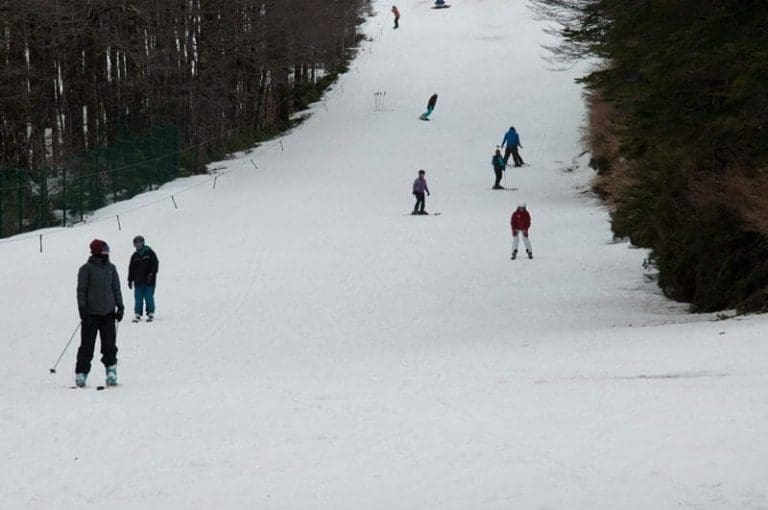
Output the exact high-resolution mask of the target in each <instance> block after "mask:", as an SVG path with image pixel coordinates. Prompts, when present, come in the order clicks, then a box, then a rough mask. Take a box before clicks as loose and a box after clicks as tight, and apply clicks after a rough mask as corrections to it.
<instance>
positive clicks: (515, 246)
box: [512, 230, 520, 252]
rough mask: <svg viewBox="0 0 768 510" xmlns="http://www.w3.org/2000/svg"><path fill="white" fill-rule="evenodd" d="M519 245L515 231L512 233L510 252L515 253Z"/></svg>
mask: <svg viewBox="0 0 768 510" xmlns="http://www.w3.org/2000/svg"><path fill="white" fill-rule="evenodd" d="M519 245H520V236H519V235H518V232H517V230H513V231H512V251H513V252H515V251H517V247H518V246H519Z"/></svg>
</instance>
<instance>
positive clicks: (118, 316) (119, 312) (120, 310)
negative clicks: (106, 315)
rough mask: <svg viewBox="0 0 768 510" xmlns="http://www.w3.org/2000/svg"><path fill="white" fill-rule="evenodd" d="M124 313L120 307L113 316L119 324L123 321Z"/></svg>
mask: <svg viewBox="0 0 768 510" xmlns="http://www.w3.org/2000/svg"><path fill="white" fill-rule="evenodd" d="M124 313H125V308H123V307H122V306H119V307H117V313H116V314H115V318H116V319H117V322H120V321H121V320H123V314H124Z"/></svg>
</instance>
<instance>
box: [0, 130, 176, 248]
mask: <svg viewBox="0 0 768 510" xmlns="http://www.w3.org/2000/svg"><path fill="white" fill-rule="evenodd" d="M180 157H181V148H180V130H179V129H178V127H176V126H161V127H155V128H152V129H151V130H150V131H149V132H148V133H146V134H145V135H143V136H122V137H118V138H117V139H116V140H115V142H114V143H112V144H111V145H109V146H105V147H97V148H94V149H91V150H87V151H84V152H83V153H81V154H79V155H78V156H77V157H75V158H72V159H70V160H68V161H67V162H66V163H65V164H62V165H60V166H57V167H44V168H41V169H36V170H30V169H26V168H18V167H11V166H0V237H7V236H11V235H16V234H21V233H23V232H27V231H30V230H35V229H38V228H44V227H51V226H68V225H72V224H74V223H77V222H79V221H82V220H83V218H84V216H85V214H86V213H88V212H89V211H93V210H96V209H99V208H100V207H104V206H106V205H109V204H112V203H114V202H119V201H121V200H126V199H129V198H131V197H133V196H134V195H137V194H139V193H142V192H144V191H148V190H152V189H155V188H156V187H158V186H159V185H161V184H163V183H166V182H168V181H170V180H173V179H175V178H176V177H178V176H179V173H180V164H179V161H180Z"/></svg>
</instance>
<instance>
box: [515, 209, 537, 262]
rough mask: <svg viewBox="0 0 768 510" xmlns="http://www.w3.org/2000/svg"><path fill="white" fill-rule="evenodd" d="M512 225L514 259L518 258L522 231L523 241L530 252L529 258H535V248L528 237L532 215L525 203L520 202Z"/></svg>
mask: <svg viewBox="0 0 768 510" xmlns="http://www.w3.org/2000/svg"><path fill="white" fill-rule="evenodd" d="M510 224H511V226H512V260H515V259H516V258H517V246H518V245H519V244H520V233H521V232H522V234H523V243H525V251H526V253H528V258H529V259H532V258H533V250H531V241H530V240H529V239H528V229H529V228H531V215H530V213H528V209H527V208H526V206H525V203H521V204H518V206H517V210H515V212H513V213H512V219H511V220H510Z"/></svg>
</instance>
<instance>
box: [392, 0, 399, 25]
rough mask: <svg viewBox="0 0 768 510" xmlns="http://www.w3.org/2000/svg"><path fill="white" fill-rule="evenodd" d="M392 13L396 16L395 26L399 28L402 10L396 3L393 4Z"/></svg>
mask: <svg viewBox="0 0 768 510" xmlns="http://www.w3.org/2000/svg"><path fill="white" fill-rule="evenodd" d="M392 15H393V16H394V17H395V26H394V28H398V27H399V26H400V10H399V9H398V8H397V6H396V5H393V6H392Z"/></svg>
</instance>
